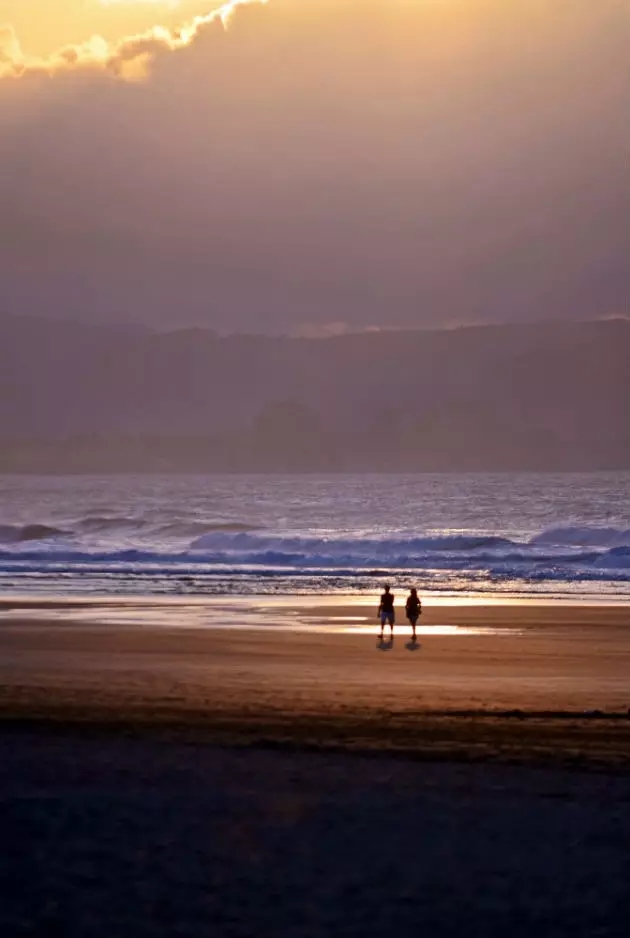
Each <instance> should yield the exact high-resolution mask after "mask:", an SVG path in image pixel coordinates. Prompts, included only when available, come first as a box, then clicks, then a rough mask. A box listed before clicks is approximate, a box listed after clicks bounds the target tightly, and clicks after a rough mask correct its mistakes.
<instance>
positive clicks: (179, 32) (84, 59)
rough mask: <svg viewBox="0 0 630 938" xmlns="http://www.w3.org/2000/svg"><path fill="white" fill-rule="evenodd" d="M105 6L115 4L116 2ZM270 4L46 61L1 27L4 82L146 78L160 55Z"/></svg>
mask: <svg viewBox="0 0 630 938" xmlns="http://www.w3.org/2000/svg"><path fill="white" fill-rule="evenodd" d="M101 2H103V0H101ZM105 2H110V3H111V2H112V0H105ZM113 2H117V0H113ZM144 2H148V0H144ZM267 2H268V0H227V2H226V3H224V4H223V5H222V6H220V7H219V8H218V9H215V10H212V11H211V12H210V13H207V14H206V15H205V16H196V17H194V18H193V19H192V20H190V21H189V22H188V23H185V24H184V25H183V26H181V27H180V28H179V29H175V30H172V29H168V28H166V27H165V26H154V27H152V28H151V29H149V30H147V31H145V32H142V33H139V34H137V35H135V36H127V37H125V38H124V39H121V40H120V41H118V42H116V43H109V42H107V41H106V40H105V39H103V37H102V36H92V37H91V38H90V39H88V40H87V41H86V42H83V43H80V44H75V45H68V46H65V47H64V48H62V49H59V50H57V51H56V52H54V53H52V54H51V55H49V56H45V57H40V56H28V55H25V54H24V52H23V51H22V48H21V45H20V42H19V39H18V37H17V36H16V34H15V31H14V30H13V28H12V27H11V26H10V25H7V26H0V80H1V79H3V78H5V79H6V78H20V77H22V76H24V75H28V74H32V73H39V74H49V75H54V74H56V73H58V72H64V71H74V70H99V71H106V72H109V73H111V74H112V75H115V76H116V77H118V78H122V79H125V80H129V81H134V80H137V79H140V78H143V77H146V74H147V72H148V68H149V65H150V62H151V60H152V59H153V57H154V56H156V55H158V54H159V53H160V52H164V51H170V52H177V51H179V50H181V49H185V48H187V47H188V46H190V45H191V43H193V42H194V41H195V40H196V39H197V37H198V36H199V34H200V33H201V31H202V30H203V29H204V28H206V27H208V26H210V25H211V24H213V23H219V24H221V25H222V26H223V27H224V28H226V27H227V25H228V23H229V21H230V19H231V18H232V16H233V15H234V13H235V12H236V10H237V8H238V7H243V6H249V5H251V4H254V3H255V4H266V3H267Z"/></svg>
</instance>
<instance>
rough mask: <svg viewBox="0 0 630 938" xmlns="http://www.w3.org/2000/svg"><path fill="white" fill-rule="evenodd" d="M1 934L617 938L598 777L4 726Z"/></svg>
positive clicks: (617, 876) (610, 804) (621, 922)
mask: <svg viewBox="0 0 630 938" xmlns="http://www.w3.org/2000/svg"><path fill="white" fill-rule="evenodd" d="M0 747H2V752H3V758H2V760H1V761H0V812H1V818H0V823H1V829H2V835H3V863H2V864H0V870H1V872H0V934H2V935H3V936H7V938H9V936H11V938H13V936H19V935H38V936H39V935H41V936H51V938H52V936H60V938H61V936H63V938H113V936H125V938H126V936H130V938H131V936H133V938H156V936H165V938H166V936H191V938H192V936H273V938H275V936H296V938H297V936H299V938H320V936H321V938H328V936H356V938H372V936H374V938H376V936H378V938H381V936H400V938H407V936H409V938H412V936H413V938H415V936H432V938H441V936H449V938H451V936H458V938H459V936H466V938H476V936H479V938H521V936H522V938H530V936H549V938H555V936H566V938H594V936H618V938H621V936H625V935H627V934H628V932H627V921H628V920H627V915H628V912H630V895H629V892H628V873H629V872H630V862H629V855H630V853H629V851H630V834H629V831H630V790H629V787H628V783H627V779H625V778H622V777H620V776H617V777H610V776H607V775H605V774H597V773H589V774H586V775H585V774H583V773H581V772H576V771H573V772H567V771H564V770H558V769H553V770H551V769H547V770H536V769H531V768H523V767H521V768H515V767H509V766H489V765H448V764H427V763H420V762H409V761H408V760H406V759H394V758H392V757H390V756H383V757H380V758H375V757H373V756H369V757H366V756H353V755H349V754H330V753H319V754H315V753H304V752H294V753H286V752H264V751H260V750H258V749H241V750H237V749H221V748H217V747H212V746H208V745H204V744H194V745H183V744H181V743H178V742H173V741H171V742H168V743H166V742H158V741H147V740H144V739H134V740H125V739H115V738H113V737H111V736H109V737H100V738H99V737H97V736H92V737H81V736H80V735H76V734H72V733H60V734H58V735H51V734H47V735H46V734H41V733H29V732H26V731H24V730H20V731H19V732H14V731H11V732H9V731H8V730H6V729H5V730H0Z"/></svg>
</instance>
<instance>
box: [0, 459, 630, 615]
mask: <svg viewBox="0 0 630 938" xmlns="http://www.w3.org/2000/svg"><path fill="white" fill-rule="evenodd" d="M385 581H388V582H390V583H391V584H392V585H393V586H394V587H397V588H405V587H407V586H410V585H415V586H417V587H418V588H419V589H420V590H421V592H422V594H423V595H424V596H430V595H439V596H444V597H449V596H458V597H461V596H471V597H480V598H497V597H505V598H508V597H509V598H517V599H518V598H531V597H533V598H536V597H544V598H557V599H585V600H593V601H618V600H628V599H630V472H616V473H589V474H581V473H576V474H535V473H523V474H518V473H507V474H496V475H495V474H466V475H457V474H449V475H432V474H422V475H322V476H308V475H306V476H305V475H299V476H298V475H296V476H263V475H251V476H247V475H238V476H214V475H212V476H181V475H180V476H114V477H111V476H109V477H98V476H69V477H63V476H46V477H43V476H42V477H40V476H0V592H1V593H2V594H4V595H14V594H16V595H17V594H19V595H22V596H23V595H25V594H27V595H32V594H45V595H47V596H54V595H85V594H90V595H94V596H109V595H121V594H124V595H134V594H135V595H156V594H160V595H164V594H167V595H169V594H173V595H176V594H183V595H191V596H196V595H215V596H217V595H229V596H239V595H241V596H256V595H260V596H262V595H313V594H323V595H326V594H331V595H334V594H362V593H368V592H374V591H375V590H378V589H380V587H381V585H382V584H383V582H385Z"/></svg>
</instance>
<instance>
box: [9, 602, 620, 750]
mask: <svg viewBox="0 0 630 938" xmlns="http://www.w3.org/2000/svg"><path fill="white" fill-rule="evenodd" d="M68 608H69V606H68V604H64V603H63V602H59V601H57V602H56V604H54V605H47V604H46V602H40V601H30V603H28V602H27V603H23V604H22V605H21V606H19V607H16V606H15V605H12V603H10V602H9V601H5V603H4V606H3V607H0V612H1V615H0V705H1V709H0V713H1V715H2V719H3V720H4V721H5V722H6V721H26V722H29V721H30V722H37V723H39V724H40V725H41V726H43V727H45V726H48V727H50V726H51V725H52V724H53V723H54V725H56V726H63V725H64V724H67V723H68V721H71V722H80V723H82V724H83V725H84V729H85V727H86V726H88V725H90V724H92V725H100V726H101V728H103V727H104V726H105V725H106V724H109V725H111V726H123V727H126V728H127V729H128V730H130V729H132V728H135V730H138V729H139V728H140V727H142V728H143V729H144V730H149V729H151V728H153V729H154V730H155V729H156V728H159V729H160V730H164V729H166V728H170V730H171V731H172V732H175V730H177V732H178V733H187V734H188V735H190V734H192V733H194V734H196V735H199V734H203V735H204V738H206V739H208V740H209V741H214V742H220V743H222V744H224V743H234V744H239V745H240V744H251V743H255V742H259V743H265V744H276V745H287V746H289V745H291V746H311V747H312V746H317V747H320V748H322V747H335V748H354V749H365V750H372V749H374V750H376V749H379V750H382V749H385V750H391V749H395V750H397V751H403V752H407V753H415V754H416V755H424V756H425V757H427V758H440V757H443V756H444V757H448V758H464V759H484V758H485V759H502V760H507V761H509V760H514V759H516V760H517V761H526V762H527V761H529V762H531V761H533V762H545V761H549V760H551V761H555V762H557V761H562V762H571V763H576V764H587V763H589V764H593V765H598V764H599V765H602V764H605V765H609V766H611V767H612V766H615V767H618V768H623V767H627V766H628V765H629V764H630V720H629V719H628V708H629V707H630V609H629V608H628V607H625V606H617V607H603V606H600V607H598V606H586V605H575V606H569V605H565V606H563V605H546V606H544V605H535V604H513V605H494V606H477V605H471V606H468V605H460V606H448V605H444V604H440V605H435V606H430V605H429V606H427V608H426V612H425V615H424V616H423V618H422V630H421V633H420V634H419V647H410V645H409V629H408V627H404V626H399V627H397V634H396V637H395V639H394V643H393V646H391V647H390V645H389V643H386V644H385V647H379V645H378V643H377V631H378V630H377V628H376V622H375V620H374V610H373V609H372V607H371V606H370V607H366V606H365V605H358V604H356V603H355V604H353V605H351V606H348V605H344V606H326V605H324V604H321V603H308V604H303V605H302V606H300V601H299V600H297V601H293V602H292V603H284V604H277V605H274V604H273V603H267V604H266V605H265V604H264V603H261V604H259V605H258V606H254V607H253V608H252V607H251V606H249V605H244V606H243V607H242V610H241V613H240V614H239V611H238V608H240V607H238V608H237V609H236V612H234V611H232V612H231V613H230V615H232V616H233V618H232V619H230V620H229V621H231V622H232V623H233V624H238V621H239V615H240V617H241V619H242V620H243V621H246V622H248V623H249V624H250V626H252V623H254V626H253V627H248V628H236V627H234V628H232V627H224V626H222V625H221V623H222V622H225V621H227V618H228V613H227V612H226V607H225V604H222V603H207V604H203V605H202V606H201V607H198V606H197V607H190V606H189V605H187V604H186V603H185V602H182V603H177V602H174V603H169V604H166V605H164V604H158V603H155V604H153V605H152V603H151V601H146V603H145V604H144V605H142V606H139V605H138V604H135V605H134V604H133V603H129V602H126V601H120V602H119V603H110V604H108V605H99V604H98V603H87V604H86V605H85V606H82V605H81V603H75V604H73V605H72V606H71V612H72V616H70V617H69V618H68V617H67V616H66V615H65V614H66V613H67V612H68ZM191 608H192V611H191ZM200 609H201V618H200ZM246 610H247V614H246ZM121 615H123V616H125V617H126V619H125V622H124V624H121V623H120V616H121ZM134 616H135V618H134ZM248 616H249V618H248ZM154 621H159V625H154V624H153V622H154ZM193 621H194V622H195V627H191V625H190V623H191V622H193ZM130 623H135V624H130ZM256 623H257V624H258V627H255V624H256ZM275 625H278V626H280V627H279V628H276V627H274V626H275ZM290 626H294V627H295V628H296V629H297V631H289V630H288V629H289V627H290Z"/></svg>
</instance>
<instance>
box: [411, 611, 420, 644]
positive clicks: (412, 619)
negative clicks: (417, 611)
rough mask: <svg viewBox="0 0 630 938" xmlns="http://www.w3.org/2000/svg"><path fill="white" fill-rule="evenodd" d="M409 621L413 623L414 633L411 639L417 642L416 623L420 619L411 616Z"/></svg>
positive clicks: (412, 629)
mask: <svg viewBox="0 0 630 938" xmlns="http://www.w3.org/2000/svg"><path fill="white" fill-rule="evenodd" d="M409 621H410V622H411V632H412V635H411V638H412V640H413V641H414V642H415V641H416V622H417V621H418V617H417V616H411V618H410V619H409Z"/></svg>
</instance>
